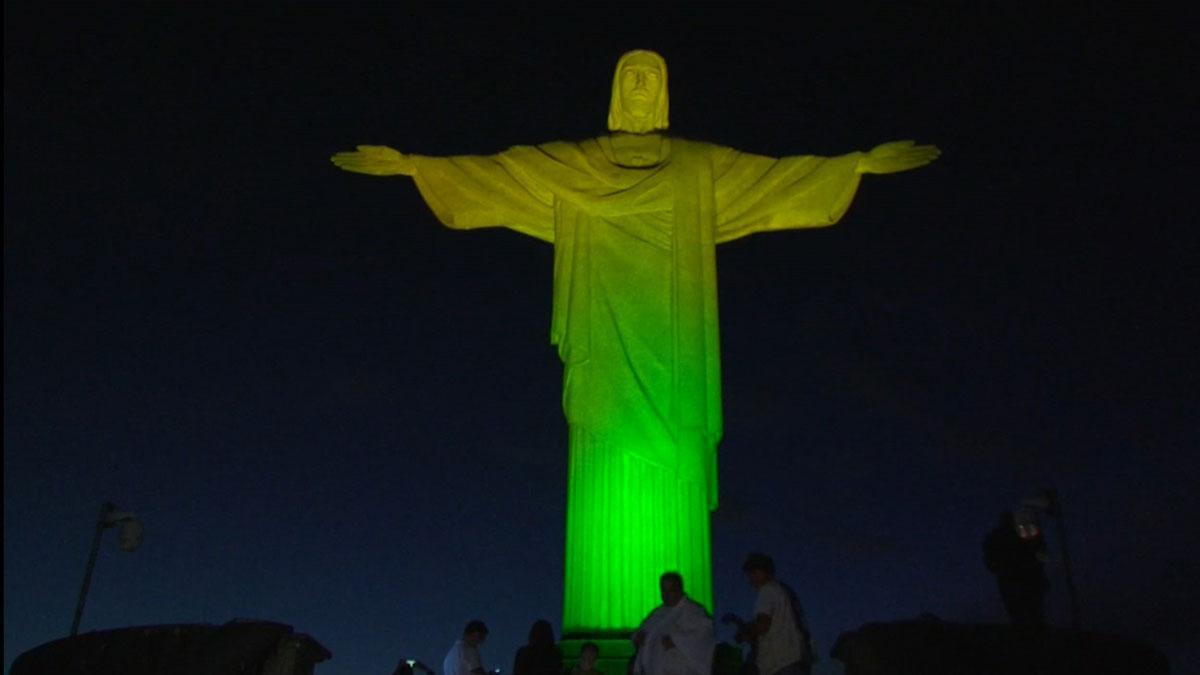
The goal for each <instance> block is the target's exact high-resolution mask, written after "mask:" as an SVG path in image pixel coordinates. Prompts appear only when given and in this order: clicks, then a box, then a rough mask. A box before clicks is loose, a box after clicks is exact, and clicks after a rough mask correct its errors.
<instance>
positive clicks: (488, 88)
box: [4, 3, 1200, 675]
mask: <svg viewBox="0 0 1200 675" xmlns="http://www.w3.org/2000/svg"><path fill="white" fill-rule="evenodd" d="M480 12H481V10H479V9H475V8H471V9H468V8H465V7H464V8H460V9H458V10H455V11H442V12H438V13H434V14H431V13H428V12H426V11H425V10H402V9H396V8H392V7H387V8H384V7H382V6H381V7H372V6H357V7H354V8H346V7H341V6H338V7H334V6H319V5H304V6H291V7H286V8H276V9H270V10H267V9H252V10H247V9H246V8H244V7H239V6H235V5H227V6H224V7H222V8H218V7H215V6H210V7H208V8H203V9H201V8H185V7H182V6H180V7H174V6H170V5H154V6H135V5H124V4H122V5H113V6H111V7H109V8H107V9H84V10H80V9H77V8H76V9H72V10H70V11H69V12H68V11H67V10H66V9H59V10H54V9H33V8H32V6H31V4H30V3H6V5H5V19H6V24H5V91H4V99H5V139H4V141H5V179H4V205H5V208H4V211H5V216H4V219H5V301H4V319H5V349H4V355H5V378H4V379H5V407H4V412H5V430H4V446H5V447H4V470H5V478H4V532H5V534H4V555H5V562H4V619H5V628H4V659H5V669H6V670H7V668H8V666H9V665H10V664H11V661H12V659H13V658H14V657H15V656H16V655H17V654H19V653H21V652H22V651H25V650H26V649H29V648H31V647H33V646H35V645H37V644H40V643H42V642H45V641H48V640H51V639H55V638H57V637H60V636H62V635H64V634H65V633H66V632H67V629H68V628H69V625H70V619H71V612H72V610H73V607H74V603H75V599H76V593H77V592H78V586H79V583H80V580H81V576H82V573H83V567H84V563H85V562H86V558H87V552H88V545H89V543H90V536H91V528H92V523H93V519H94V517H95V512H96V510H97V509H98V508H99V505H100V504H101V503H102V502H104V501H106V500H112V501H115V502H116V503H117V504H118V505H119V506H120V507H121V508H123V509H128V510H132V511H135V512H137V513H138V514H139V515H140V516H141V517H142V519H143V520H144V522H145V526H146V539H145V544H144V546H143V548H142V549H141V550H139V551H138V552H137V553H135V554H133V555H127V554H123V553H120V552H119V551H118V550H117V548H116V546H115V537H112V535H111V534H110V535H109V537H110V539H109V540H108V541H106V542H105V546H104V548H103V549H102V552H101V556H100V560H99V562H98V565H97V568H96V576H95V579H94V582H93V586H92V591H91V595H90V597H89V601H88V607H87V612H86V614H85V616H84V622H83V630H85V631H86V630H96V629H103V628H112V627H120V626H128V625H140V624H156V623H189V622H211V623H223V622H226V621H228V620H231V619H234V618H238V617H245V618H261V619H269V620H277V621H282V622H284V623H288V624H291V625H293V626H295V628H296V629H297V630H299V631H302V632H307V633H309V634H311V635H313V636H314V637H315V638H316V639H317V640H318V641H320V642H321V643H322V644H324V645H325V646H327V647H328V648H329V649H331V650H332V651H333V653H334V658H333V660H332V661H330V662H327V663H326V664H324V665H322V666H320V667H319V668H318V672H320V673H322V675H341V674H347V675H349V674H351V673H354V674H358V673H385V672H390V669H391V668H392V667H393V666H394V665H395V662H396V660H397V659H399V658H401V657H402V656H412V657H415V658H421V659H423V660H426V661H427V662H430V663H437V664H440V661H441V658H442V656H443V655H444V653H445V650H446V648H447V647H448V646H449V645H450V643H451V642H452V641H453V639H454V638H455V636H456V634H457V633H458V631H459V630H460V629H461V626H462V624H463V623H464V622H465V621H466V620H467V619H469V618H472V617H480V618H483V619H484V620H486V621H487V622H488V623H489V625H490V626H491V627H492V629H493V632H492V638H491V639H490V640H489V642H488V643H487V645H486V646H485V648H484V657H485V661H486V662H487V664H488V665H489V666H491V667H502V668H505V669H506V670H507V669H509V668H511V663H512V655H513V652H514V651H515V649H516V647H517V646H518V645H519V644H520V643H521V642H523V640H524V636H525V634H526V632H527V630H528V627H529V625H530V623H532V621H533V620H534V619H537V618H539V617H545V618H548V619H550V620H551V621H552V622H553V623H554V624H555V628H556V631H557V630H558V628H559V624H558V621H559V618H560V616H559V615H560V610H561V608H560V603H561V592H562V580H561V575H562V548H563V520H564V516H563V510H564V503H565V471H566V467H565V459H566V450H565V447H566V445H565V436H566V432H565V424H564V422H563V421H562V416H561V411H560V408H559V393H560V388H559V378H560V376H561V370H560V367H559V365H558V363H557V360H556V357H555V355H554V352H553V350H552V349H551V347H550V346H549V345H548V341H547V335H548V326H549V310H550V281H551V250H550V248H549V247H548V246H547V245H545V244H543V243H541V242H538V241H535V240H532V239H529V238H526V237H523V236H521V235H518V234H516V233H513V232H509V231H504V230H487V231H476V232H469V233H467V232H455V231H450V230H447V229H444V228H442V227H441V226H440V225H438V223H437V222H436V220H435V219H434V217H433V216H432V214H431V213H430V212H429V211H428V209H427V208H426V207H425V206H424V204H423V203H422V202H421V199H420V197H419V196H418V195H417V192H416V190H415V188H414V187H413V186H412V185H411V182H409V181H407V179H374V178H370V177H365V176H358V175H352V174H347V173H343V172H340V171H337V170H336V169H334V168H333V167H332V166H331V165H330V164H329V162H328V156H329V155H330V154H332V153H333V152H335V151H338V150H343V149H349V148H351V147H352V146H353V145H354V144H357V143H379V144H388V145H392V146H395V147H397V148H400V149H402V150H406V151H412V152H418V153H423V154H455V153H471V152H473V153H486V152H493V151H497V150H501V149H503V148H505V147H507V146H509V145H514V144H519V143H534V142H538V141H544V140H553V139H576V138H584V137H588V136H592V135H595V134H597V133H600V132H602V130H603V124H604V119H605V114H606V110H607V104H608V94H609V84H610V78H611V73H612V68H613V65H614V64H615V62H616V59H617V57H618V56H619V55H620V54H621V53H622V52H623V51H625V50H627V49H630V48H635V47H644V48H651V49H656V50H658V51H660V52H661V53H662V54H663V55H664V56H665V57H666V59H667V63H668V67H669V69H670V84H671V96H672V119H671V122H672V131H673V133H675V134H677V135H680V136H685V137H689V138H695V139H700V140H708V141H712V142H716V143H720V144H724V145H730V146H734V147H737V148H741V149H743V150H747V151H752V152H757V153H762V154H770V155H776V156H779V155H789V154H808V153H812V154H838V153H842V152H847V151H851V150H858V149H867V148H869V147H871V146H872V145H874V144H876V143H878V142H882V141H885V140H893V139H900V138H914V139H917V140H919V141H922V142H932V143H936V144H938V145H939V146H940V147H941V148H942V150H943V153H944V154H943V157H942V158H941V159H940V160H939V161H938V162H937V163H935V164H934V165H932V166H930V167H927V168H925V169H922V170H920V171H916V172H912V173H906V174H899V175H895V176H885V177H868V178H867V179H866V180H865V181H864V184H863V187H862V190H861V191H860V193H859V195H858V198H857V199H856V202H855V204H854V206H853V207H852V208H851V210H850V212H849V214H848V215H847V216H846V217H845V219H844V220H843V221H842V223H840V224H839V225H837V226H836V227H834V228H831V229H826V230H819V231H799V232H786V233H778V234H770V235H756V236H753V237H750V238H747V239H744V240H740V241H737V242H734V243H730V244H727V245H724V246H723V247H722V248H721V249H720V250H719V253H718V270H719V277H720V284H721V286H720V302H721V309H722V317H721V321H722V341H723V345H722V347H723V359H724V360H723V364H724V374H725V386H724V391H725V406H726V439H725V441H724V442H723V444H722V446H721V450H720V452H721V454H720V457H721V459H720V461H721V465H720V482H721V508H720V510H719V511H718V512H717V513H716V514H715V515H714V564H715V569H716V575H715V584H716V596H717V600H716V601H717V605H718V606H717V612H718V614H720V613H723V612H726V611H737V612H743V613H744V612H746V611H748V610H749V608H750V607H751V605H752V601H753V598H752V595H751V592H750V590H749V589H748V588H747V587H746V586H745V582H744V581H743V580H742V579H741V575H740V572H739V565H740V562H741V559H742V557H743V556H744V554H745V553H746V552H747V551H749V550H755V549H757V550H765V551H768V552H770V553H772V554H773V555H774V556H775V558H776V561H777V563H778V565H779V567H780V572H781V576H782V577H783V578H784V579H785V580H787V581H788V582H790V583H791V584H792V585H793V586H794V587H795V588H796V590H797V591H798V593H799V594H800V596H801V598H802V599H803V601H804V602H805V605H806V608H807V610H808V614H809V616H810V619H811V621H812V623H813V626H814V629H815V632H816V638H817V640H818V642H819V644H820V647H821V649H822V651H823V652H825V653H826V654H827V653H828V649H829V647H831V646H832V644H833V641H834V640H835V639H836V637H837V635H838V634H839V633H840V632H841V631H844V630H849V629H852V628H854V627H856V626H858V625H859V624H861V623H864V622H868V621H880V620H891V619H903V618H912V617H915V616H916V615H918V614H920V613H922V612H933V613H935V614H937V615H939V616H941V617H943V618H945V619H953V620H962V621H998V620H1001V619H1002V618H1003V610H1002V608H1001V606H1000V602H999V599H998V597H997V594H996V591H995V586H994V583H993V580H992V578H991V577H990V576H989V575H988V573H987V571H986V570H985V569H984V567H983V564H982V561H981V552H980V543H981V541H982V538H983V536H984V534H985V533H986V531H987V530H988V529H989V528H990V526H991V525H992V523H993V522H994V519H995V517H996V514H997V513H998V512H999V511H1000V510H1003V509H1006V508H1010V507H1012V506H1015V505H1016V503H1017V502H1019V500H1020V499H1021V498H1022V497H1025V496H1028V495H1030V494H1032V493H1033V492H1035V491H1036V490H1038V489H1039V488H1041V487H1045V486H1049V485H1053V486H1056V487H1057V488H1058V489H1059V491H1060V492H1061V494H1062V497H1063V500H1064V503H1065V505H1066V508H1067V516H1068V523H1067V524H1068V527H1069V536H1070V540H1069V543H1070V545H1071V553H1072V557H1073V559H1074V563H1075V565H1076V570H1077V577H1078V578H1077V582H1078V585H1079V588H1080V592H1081V595H1082V601H1083V609H1084V621H1085V624H1086V625H1087V626H1088V627H1091V628H1095V629H1099V630H1106V631H1113V632H1118V633H1122V634H1125V635H1129V636H1132V637H1136V638H1141V639H1145V640H1147V641H1149V642H1151V643H1152V644H1154V645H1156V646H1157V647H1159V648H1160V649H1162V650H1163V651H1164V652H1166V653H1167V654H1168V655H1169V657H1170V658H1171V659H1172V661H1173V666H1174V667H1175V669H1176V670H1178V671H1181V672H1182V671H1183V670H1186V669H1189V668H1196V667H1198V665H1197V664H1200V649H1198V646H1197V638H1196V624H1195V610H1194V608H1195V607H1196V606H1197V604H1200V597H1198V593H1197V591H1196V588H1197V583H1196V575H1195V572H1194V569H1195V567H1196V565H1195V560H1196V558H1197V555H1198V554H1200V545H1198V543H1197V539H1196V537H1195V535H1194V534H1192V535H1188V534H1187V532H1189V531H1193V530H1192V528H1193V527H1194V526H1187V525H1186V523H1187V522H1194V521H1195V520H1196V518H1197V517H1198V516H1200V503H1198V502H1200V500H1198V498H1197V491H1196V490H1197V486H1198V485H1200V476H1198V473H1200V470H1198V461H1197V446H1198V439H1200V422H1198V409H1200V405H1198V403H1200V402H1198V394H1197V392H1198V383H1197V371H1198V368H1197V358H1196V351H1195V345H1196V344H1200V332H1198V330H1197V326H1198V325H1200V317H1198V316H1197V314H1198V312H1197V297H1198V291H1200V283H1198V281H1197V273H1196V270H1197V261H1198V250H1197V241H1198V236H1197V232H1196V227H1195V216H1194V215H1193V214H1192V213H1191V212H1190V210H1186V211H1185V208H1184V205H1185V202H1186V201H1190V200H1189V199H1188V197H1189V195H1190V193H1191V191H1192V187H1191V185H1190V180H1189V179H1190V177H1191V176H1193V175H1195V173H1196V169H1197V166H1196V156H1197V155H1196V151H1197V143H1196V137H1195V122H1194V119H1192V115H1191V113H1190V112H1188V111H1186V110H1185V109H1184V105H1183V101H1184V100H1185V99H1186V97H1187V96H1188V95H1189V94H1191V93H1193V92H1192V90H1193V88H1194V87H1193V83H1192V82H1190V81H1189V80H1188V74H1187V70H1188V68H1187V64H1189V63H1192V62H1194V57H1195V54H1194V53H1192V54H1190V55H1189V53H1188V51H1192V47H1191V43H1192V40H1191V38H1190V37H1186V39H1185V35H1184V33H1183V30H1182V25H1183V22H1182V18H1181V17H1172V16H1151V15H1146V14H1136V15H1135V14H1129V15H1121V14H1086V15H1084V14H1068V13H1065V12H1063V13H1055V14H1048V13H1044V10H1042V9H1040V8H1037V7H1036V6H1034V5H1032V4H1031V5H1025V6H1020V5H1017V6H1013V5H991V6H988V7H986V8H981V9H974V10H958V11H955V12H951V13H946V12H945V10H934V9H899V8H894V9H887V10H879V9H875V10H861V11H859V10H854V9H846V8H844V7H843V8H840V9H837V10H836V11H821V10H809V11H807V12H802V13H793V12H788V13H785V14H774V13H770V12H767V11H760V10H689V11H680V12H677V13H669V12H660V13H655V14H649V15H648V14H643V13H636V12H630V11H627V10H615V9H612V8H611V7H610V8H608V9H594V10H576V9H572V10H570V11H563V12H561V13H557V14H537V13H528V14H518V13H513V10H512V8H505V9H504V10H503V12H502V13H501V14H500V15H492V14H482V13H480ZM1185 181H1186V183H1185ZM1051 544H1052V547H1053V548H1054V550H1055V551H1057V541H1056V540H1054V539H1052V540H1051ZM1049 573H1050V575H1051V581H1052V584H1053V586H1052V590H1051V596H1050V615H1051V617H1052V619H1053V620H1054V621H1056V622H1059V623H1065V622H1066V619H1067V614H1066V596H1065V591H1064V584H1063V581H1062V569H1061V566H1060V564H1059V563H1058V562H1057V561H1055V562H1052V564H1051V565H1050V567H1049ZM721 637H723V638H727V637H729V636H728V635H726V634H725V633H722V634H721ZM830 665H831V664H830V663H829V661H828V658H827V656H826V660H825V663H824V666H826V667H829V666H830Z"/></svg>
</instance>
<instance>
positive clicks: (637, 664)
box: [633, 572, 716, 675]
mask: <svg viewBox="0 0 1200 675" xmlns="http://www.w3.org/2000/svg"><path fill="white" fill-rule="evenodd" d="M658 583H659V590H660V592H661V594H662V604H661V605H659V606H658V607H656V608H654V611H652V612H650V615H649V616H647V617H646V619H645V620H644V621H642V625H641V626H639V627H638V630H637V632H636V633H634V635H633V643H634V645H636V646H637V655H636V656H635V657H634V663H633V673H634V675H710V673H711V672H712V658H713V649H715V648H716V637H715V631H714V630H713V621H712V617H710V616H709V615H708V612H707V611H705V609H704V607H702V606H700V604H699V603H697V602H696V601H694V600H692V599H691V598H689V597H687V595H686V594H685V593H684V592H683V577H682V576H680V574H679V573H678V572H667V573H665V574H663V575H662V576H661V577H659V581H658Z"/></svg>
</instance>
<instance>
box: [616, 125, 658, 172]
mask: <svg viewBox="0 0 1200 675" xmlns="http://www.w3.org/2000/svg"><path fill="white" fill-rule="evenodd" d="M606 140H607V141H608V142H607V143H602V144H601V145H602V146H604V149H605V154H607V155H608V159H609V161H611V162H612V163H613V164H616V165H617V166H620V167H622V168H626V169H653V168H656V167H658V166H661V165H662V164H664V163H665V162H666V161H667V160H668V159H669V158H670V157H671V139H670V138H668V137H667V136H663V135H662V134H630V133H615V134H612V135H610V136H609V137H608V138H607V139H606Z"/></svg>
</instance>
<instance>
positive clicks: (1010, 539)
mask: <svg viewBox="0 0 1200 675" xmlns="http://www.w3.org/2000/svg"><path fill="white" fill-rule="evenodd" d="M1041 548H1042V541H1041V537H1040V536H1039V537H1032V538H1029V539H1023V538H1021V536H1020V535H1019V534H1017V527H1016V521H1015V519H1014V518H1013V514H1012V512H1011V511H1006V512H1004V513H1002V514H1000V520H999V522H998V523H997V524H996V527H995V528H993V529H992V531H991V532H989V533H988V536H987V538H986V539H984V541H983V561H984V564H986V565H987V568H988V570H990V571H991V573H992V574H994V575H996V584H997V585H998V586H999V587H1000V598H1001V599H1002V600H1003V601H1004V609H1005V610H1007V611H1008V617H1009V619H1010V620H1011V621H1012V622H1013V623H1014V624H1016V625H1024V626H1038V625H1041V624H1042V623H1043V622H1044V621H1045V616H1044V609H1043V607H1044V604H1045V600H1046V589H1047V588H1048V587H1049V585H1050V582H1049V580H1048V579H1046V571H1045V570H1044V569H1043V568H1042V561H1041V559H1039V557H1038V553H1039V552H1040V550H1041Z"/></svg>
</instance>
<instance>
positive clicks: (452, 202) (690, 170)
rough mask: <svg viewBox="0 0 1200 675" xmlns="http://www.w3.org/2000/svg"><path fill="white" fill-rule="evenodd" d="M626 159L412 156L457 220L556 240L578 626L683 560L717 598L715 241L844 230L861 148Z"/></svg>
mask: <svg viewBox="0 0 1200 675" xmlns="http://www.w3.org/2000/svg"><path fill="white" fill-rule="evenodd" d="M617 152H618V151H616V150H614V148H613V142H612V139H611V138H610V137H601V138H597V139H593V140H588V141H583V142H580V143H565V142H558V143H547V144H545V145H540V146H537V147H516V148H512V149H510V150H508V151H505V152H502V153H500V154H497V155H493V156H487V157H475V156H468V157H447V158H434V157H420V156H410V157H411V159H412V160H413V162H414V164H415V167H416V171H415V172H414V174H413V178H414V179H415V180H416V183H417V186H418V188H419V189H420V191H421V195H422V196H423V197H424V198H425V201H426V202H427V203H428V204H429V205H430V207H431V208H432V209H433V211H434V213H435V214H436V215H437V217H438V219H439V220H441V221H442V223H443V224H445V225H447V226H448V227H452V228H463V229H466V228H473V227H480V226H491V225H501V226H507V227H510V228H512V229H514V230H517V231H519V232H523V233H525V234H528V235H531V236H533V237H536V238H538V239H542V240H545V241H548V242H551V243H553V244H554V249H555V262H554V310H553V318H552V321H551V334H550V337H551V341H552V342H553V343H554V344H556V345H557V347H558V352H559V355H560V357H561V358H562V361H563V364H564V369H565V373H564V385H563V410H564V412H565V413H566V417H567V423H568V425H569V427H570V439H571V440H570V447H571V455H570V467H571V468H570V470H569V471H570V479H569V481H570V487H569V491H568V495H569V496H568V499H569V502H568V506H567V520H568V523H567V539H568V541H567V580H566V588H567V600H566V613H565V616H564V621H563V626H564V631H572V630H574V629H579V630H594V629H598V628H600V627H618V626H619V627H629V626H634V625H636V622H637V621H638V620H639V619H640V618H641V617H642V616H643V615H644V614H645V611H646V606H647V603H653V601H654V599H655V595H656V586H655V580H656V579H657V576H658V575H659V574H661V573H662V571H664V570H668V569H677V570H679V571H680V572H681V573H682V574H683V575H684V577H685V578H687V579H694V580H696V583H695V584H694V586H693V589H692V591H693V596H694V597H695V598H696V599H697V600H698V601H699V602H701V603H702V604H704V605H705V606H707V607H710V608H711V606H712V589H711V582H710V581H709V580H710V579H711V573H710V570H709V562H708V560H709V552H708V550H709V546H708V510H709V509H710V508H715V506H716V500H717V490H716V480H717V479H716V445H717V442H718V441H719V440H720V437H721V391H720V360H719V348H718V322H717V283H716V258H715V245H716V244H717V243H719V242H722V241H727V240H730V239H734V238H737V237H740V236H743V235H746V234H750V233H752V232H759V231H763V230H771V229H781V228H785V227H805V226H820V225H829V224H831V223H833V222H835V221H836V220H837V219H838V218H839V217H840V216H841V215H842V213H843V212H844V211H845V210H846V207H847V206H848V205H849V204H850V200H851V198H852V197H853V195H854V192H855V189H856V187H857V186H858V182H859V174H858V172H857V171H856V168H857V166H858V159H859V156H860V155H859V153H855V154H852V155H847V156H844V157H837V158H831V159H825V158H818V157H789V158H786V159H771V158H767V157H761V156H756V155H749V154H746V153H741V152H737V151H735V150H732V149H729V148H723V147H719V146H715V145H709V144H706V143H696V142H692V141H685V140H681V139H676V138H663V139H662V143H661V147H660V148H659V153H660V155H661V156H660V157H659V158H658V160H659V161H657V162H655V163H654V164H652V165H649V166H645V167H627V166H622V165H621V163H620V158H618V157H617ZM613 588H620V589H621V590H620V592H615V593H614V592H613V591H612V590H608V589H613ZM601 596H603V597H601Z"/></svg>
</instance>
